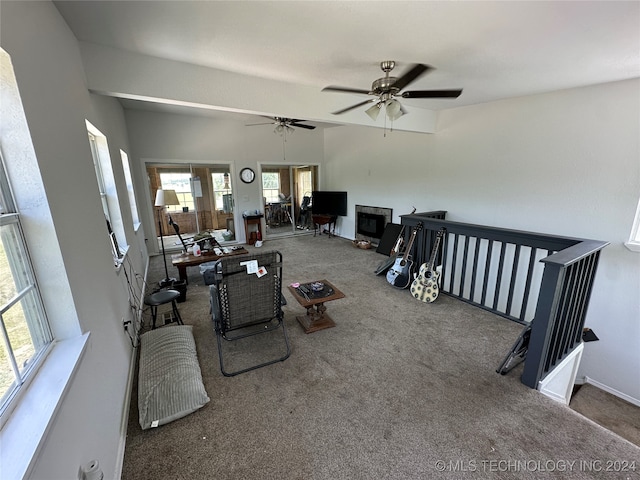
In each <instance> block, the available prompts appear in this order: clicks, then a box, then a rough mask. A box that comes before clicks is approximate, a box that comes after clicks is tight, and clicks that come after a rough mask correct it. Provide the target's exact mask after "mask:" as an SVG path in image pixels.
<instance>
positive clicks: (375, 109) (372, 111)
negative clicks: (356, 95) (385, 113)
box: [364, 102, 382, 122]
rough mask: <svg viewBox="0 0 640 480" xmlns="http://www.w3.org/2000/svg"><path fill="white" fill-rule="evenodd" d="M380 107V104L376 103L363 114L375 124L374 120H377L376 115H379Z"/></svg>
mask: <svg viewBox="0 0 640 480" xmlns="http://www.w3.org/2000/svg"><path fill="white" fill-rule="evenodd" d="M381 106H382V105H381V103H380V102H378V103H376V104H375V105H374V106H372V107H369V108H367V109H366V110H365V111H364V113H366V114H367V115H369V117H371V120H373V121H374V122H375V121H376V119H377V118H378V115H379V114H380V107H381Z"/></svg>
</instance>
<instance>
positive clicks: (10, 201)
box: [0, 148, 55, 425]
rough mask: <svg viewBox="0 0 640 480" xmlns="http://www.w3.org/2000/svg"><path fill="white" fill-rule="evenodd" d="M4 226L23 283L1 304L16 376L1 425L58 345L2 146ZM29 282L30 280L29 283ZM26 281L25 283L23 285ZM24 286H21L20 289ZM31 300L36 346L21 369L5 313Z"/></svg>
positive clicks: (0, 216)
mask: <svg viewBox="0 0 640 480" xmlns="http://www.w3.org/2000/svg"><path fill="white" fill-rule="evenodd" d="M0 187H1V188H0V228H4V227H6V226H14V227H15V228H13V233H14V235H13V236H14V237H15V243H14V244H13V248H9V249H8V248H7V246H6V245H5V241H7V238H8V237H3V238H2V243H3V249H4V250H5V252H7V250H9V252H10V253H9V252H7V253H6V255H7V257H8V258H9V256H10V255H14V256H15V255H19V256H20V258H19V259H18V260H19V264H20V266H21V268H22V269H23V271H24V272H23V275H22V277H24V278H22V279H21V281H20V282H18V281H17V279H16V278H15V276H14V275H13V276H12V277H13V281H14V283H15V285H16V293H15V295H13V296H12V297H11V298H10V299H8V301H7V302H6V303H3V304H0V337H1V338H0V341H2V342H3V344H4V349H5V350H6V351H7V353H8V354H9V363H10V365H11V370H12V373H13V376H14V380H13V382H12V384H11V386H10V387H9V388H8V389H7V391H6V392H0V425H4V423H5V422H6V421H7V419H8V418H9V416H10V415H9V414H10V412H11V411H12V410H13V408H15V407H16V405H17V403H18V399H19V397H20V395H21V393H22V392H23V391H24V388H25V387H26V386H27V384H28V383H29V382H30V381H31V379H32V378H33V376H34V374H35V372H36V371H37V370H38V368H39V367H40V366H41V365H42V362H43V359H44V358H45V357H46V356H47V354H48V352H49V351H50V350H51V348H52V346H53V344H54V340H55V338H54V335H53V331H52V328H51V324H50V322H49V319H48V316H47V312H46V309H45V305H44V302H43V299H42V295H41V293H40V287H39V285H38V281H37V277H36V274H35V269H34V268H33V263H32V260H31V256H30V255H29V249H28V245H27V241H26V235H25V232H24V230H23V228H22V225H21V220H20V212H18V210H17V207H16V202H15V200H14V196H13V191H12V189H11V182H10V180H9V177H8V175H7V170H6V168H5V164H4V157H3V154H2V148H0ZM25 282H26V283H25ZM21 283H24V285H19V284H21ZM19 287H20V288H19ZM25 300H27V301H29V302H30V303H31V304H32V305H31V308H24V309H23V311H24V317H25V322H26V326H27V327H28V329H29V338H30V341H31V342H32V344H33V347H34V349H35V351H34V353H33V354H32V355H31V356H30V357H29V359H28V360H27V364H26V365H25V366H24V368H23V369H22V370H21V369H20V366H19V365H18V363H17V361H16V354H15V352H14V349H13V347H12V346H11V340H10V335H9V333H8V332H7V326H6V322H5V314H6V313H7V312H8V311H9V310H10V309H11V308H13V307H14V306H15V305H18V304H20V303H22V302H23V301H25Z"/></svg>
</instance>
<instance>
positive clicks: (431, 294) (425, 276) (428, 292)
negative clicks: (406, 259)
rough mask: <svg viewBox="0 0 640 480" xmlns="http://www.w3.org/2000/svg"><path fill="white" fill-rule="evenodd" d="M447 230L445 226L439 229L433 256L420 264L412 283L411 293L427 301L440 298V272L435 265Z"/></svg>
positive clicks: (432, 252)
mask: <svg viewBox="0 0 640 480" xmlns="http://www.w3.org/2000/svg"><path fill="white" fill-rule="evenodd" d="M445 232H446V230H445V229H444V228H441V229H440V231H438V233H437V234H436V241H435V244H434V245H433V250H432V251H431V258H430V259H429V261H428V262H427V263H423V264H422V265H420V271H419V272H418V276H417V277H416V278H415V280H414V281H413V282H412V283H411V295H413V296H414V297H415V298H417V299H418V300H420V301H423V302H426V303H431V302H433V301H434V300H435V299H436V298H438V294H439V293H440V287H439V286H438V280H439V277H440V274H439V273H438V272H437V271H436V269H435V268H434V267H435V263H436V258H437V256H438V249H439V248H440V241H441V240H442V237H443V236H444V234H445Z"/></svg>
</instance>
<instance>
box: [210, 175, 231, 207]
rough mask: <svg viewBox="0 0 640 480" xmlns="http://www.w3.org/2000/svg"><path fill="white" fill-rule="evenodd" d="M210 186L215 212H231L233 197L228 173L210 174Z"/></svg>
mask: <svg viewBox="0 0 640 480" xmlns="http://www.w3.org/2000/svg"><path fill="white" fill-rule="evenodd" d="M211 184H212V185H213V198H214V200H213V201H214V205H215V206H216V210H222V211H223V212H224V213H231V212H233V200H232V199H233V196H232V193H233V191H232V189H231V182H230V178H229V173H212V174H211Z"/></svg>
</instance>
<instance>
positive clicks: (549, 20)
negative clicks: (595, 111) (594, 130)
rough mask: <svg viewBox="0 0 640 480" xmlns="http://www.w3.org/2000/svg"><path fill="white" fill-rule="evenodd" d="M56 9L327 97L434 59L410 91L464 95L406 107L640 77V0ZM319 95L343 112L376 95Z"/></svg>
mask: <svg viewBox="0 0 640 480" xmlns="http://www.w3.org/2000/svg"><path fill="white" fill-rule="evenodd" d="M54 3H55V5H56V6H57V8H58V10H59V11H60V13H61V14H62V16H63V17H64V18H65V20H66V21H67V23H68V24H69V26H70V28H71V29H72V31H73V32H74V33H75V35H76V37H77V38H78V40H80V41H84V42H91V43H96V44H101V45H107V46H113V47H117V48H121V49H125V50H130V51H134V52H137V53H141V54H145V55H151V56H155V57H161V58H166V59H170V60H176V61H181V62H188V63H193V64H197V65H201V66H208V67H212V68H216V69H220V70H225V71H229V72H235V73H241V74H245V75H250V76H255V77H262V78H267V79H273V80H279V81H284V82H288V83H293V84H300V85H305V86H311V87H315V88H317V89H318V91H320V90H321V89H322V88H323V87H325V86H327V85H339V86H347V87H354V88H362V89H368V88H369V87H370V85H371V82H372V81H373V80H375V79H376V78H378V77H380V76H382V72H381V71H380V68H379V63H380V61H382V60H394V61H396V64H397V66H396V70H394V73H395V74H396V76H397V75H399V74H401V73H402V72H403V71H404V69H405V68H406V67H407V66H408V65H409V64H412V63H425V64H428V65H432V66H433V67H435V71H432V72H430V73H429V74H427V75H425V76H424V77H422V78H420V79H419V80H417V81H416V82H414V83H413V84H411V85H410V86H409V87H408V88H407V90H425V89H445V88H463V89H464V91H463V93H462V95H461V96H460V97H459V98H457V99H437V100H431V99H410V100H409V99H404V100H402V103H403V104H405V105H407V106H411V105H414V106H416V107H422V108H427V109H431V110H441V109H445V108H454V107H460V106H465V105H472V104H477V103H483V102H490V101H495V100H499V99H504V98H510V97H518V96H524V95H531V94H537V93H543V92H549V91H554V90H560V89H566V88H572V87H580V86H586V85H591V84H597V83H604V82H611V81H617V80H624V79H629V78H635V77H640V2H638V1H625V2H616V1H597V2H584V1H562V2H556V1H531V2H516V1H513V2H507V1H498V2H483V1H455V2H454V1H412V2H407V1H356V2H351V1H349V2H347V1H197V2H191V1H55V2H54ZM322 95H342V96H343V97H344V106H345V107H347V106H349V105H352V104H354V103H357V102H358V101H361V100H366V99H367V97H366V96H354V95H345V94H341V93H331V92H323V93H322ZM125 106H126V108H149V106H148V105H145V104H144V102H132V101H129V102H126V103H125ZM162 108H164V109H166V108H167V107H166V106H165V107H162ZM183 108H186V107H183ZM185 111H188V110H182V113H184V112H185ZM207 112H209V113H211V112H212V111H209V110H207ZM202 113H204V112H201V114H202ZM225 115H229V114H225ZM235 115H238V114H235ZM363 115H364V114H363ZM249 118H252V117H250V116H248V117H245V116H244V115H240V117H238V119H242V120H243V121H247V119H249ZM253 119H254V120H255V117H253ZM336 121H339V116H337V117H336Z"/></svg>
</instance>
